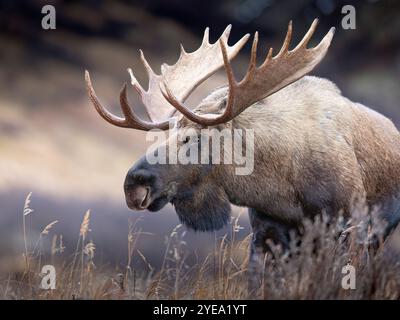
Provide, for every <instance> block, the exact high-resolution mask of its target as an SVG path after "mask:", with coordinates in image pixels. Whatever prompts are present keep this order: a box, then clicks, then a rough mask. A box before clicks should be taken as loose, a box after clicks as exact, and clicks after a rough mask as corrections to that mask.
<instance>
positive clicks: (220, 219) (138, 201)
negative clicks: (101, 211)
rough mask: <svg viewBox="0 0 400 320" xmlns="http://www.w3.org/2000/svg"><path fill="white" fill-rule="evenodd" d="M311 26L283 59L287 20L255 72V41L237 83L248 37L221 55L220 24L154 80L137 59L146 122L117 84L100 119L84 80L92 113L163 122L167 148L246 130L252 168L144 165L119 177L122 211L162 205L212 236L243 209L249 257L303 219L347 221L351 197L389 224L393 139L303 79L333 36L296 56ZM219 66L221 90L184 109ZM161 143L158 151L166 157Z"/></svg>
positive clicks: (361, 110) (398, 141) (318, 82)
mask: <svg viewBox="0 0 400 320" xmlns="http://www.w3.org/2000/svg"><path fill="white" fill-rule="evenodd" d="M316 25H317V20H314V22H313V23H312V25H311V27H310V29H309V30H308V32H307V33H306V35H305V36H304V38H303V39H302V40H301V42H300V43H299V44H298V45H297V46H296V47H295V48H294V49H292V50H289V45H290V40H291V35H292V23H291V22H290V23H289V26H288V31H287V34H286V38H285V40H284V43H283V45H282V47H281V49H280V51H279V53H278V54H276V55H275V56H273V54H272V48H271V49H270V50H269V52H268V54H267V56H266V58H265V60H264V61H263V63H262V64H261V65H259V66H257V63H256V55H257V54H256V52H257V44H258V34H257V32H256V33H255V35H254V41H253V44H252V49H251V58H250V63H249V67H248V70H247V73H246V74H245V76H244V78H243V79H242V80H241V81H240V82H238V81H236V79H235V76H234V74H233V71H232V66H231V60H232V59H233V58H234V57H235V56H236V55H237V53H238V52H239V50H240V49H241V48H242V47H243V46H244V44H245V43H246V41H247V39H248V37H249V34H247V35H245V36H244V37H243V38H241V39H240V40H239V41H238V42H237V43H236V44H234V45H233V46H229V45H228V37H229V33H230V28H231V26H228V27H227V28H226V30H225V31H224V32H223V34H222V35H221V37H220V38H219V40H218V41H217V42H215V43H213V44H210V42H209V40H208V34H209V29H208V28H207V29H206V30H205V32H204V38H203V41H202V44H201V46H200V47H199V48H198V49H197V50H196V51H194V52H192V53H187V52H185V50H184V49H183V47H181V54H180V57H179V59H178V61H177V62H176V63H175V64H174V65H166V64H163V65H162V67H161V74H156V73H155V72H154V71H153V70H152V68H151V67H150V65H149V64H148V62H147V61H146V59H145V57H144V55H143V52H142V51H141V60H142V62H143V64H144V66H145V68H146V70H147V73H148V77H149V87H148V90H144V89H143V88H142V87H141V85H140V84H139V83H138V81H137V80H136V79H135V77H134V75H133V73H132V71H131V70H129V72H130V74H131V80H132V86H133V88H134V89H135V90H136V91H137V93H138V94H139V96H140V97H141V100H142V102H143V104H144V106H145V107H147V113H148V116H149V118H150V121H149V120H142V119H140V118H139V117H138V116H137V115H136V114H135V113H134V111H133V110H132V108H131V107H130V106H129V104H128V100H127V88H126V84H125V85H124V86H123V88H122V90H121V92H120V104H121V108H122V112H123V114H124V116H125V117H124V118H120V117H117V116H115V115H113V114H111V113H110V112H109V111H107V110H106V109H105V108H104V107H103V106H102V105H101V104H100V102H99V100H98V98H97V96H96V93H95V91H94V89H93V87H92V83H91V80H90V77H89V73H88V72H87V71H86V74H85V77H86V84H87V90H88V94H89V97H90V99H91V101H92V103H93V105H94V107H95V108H96V110H97V112H98V113H99V114H100V116H101V117H103V118H104V119H105V120H106V121H108V122H109V123H111V124H113V125H116V126H119V127H124V128H133V129H137V130H145V131H149V130H152V129H158V130H168V129H169V128H170V126H169V122H170V121H169V120H170V118H174V119H175V125H174V127H173V128H172V129H170V134H171V135H172V136H174V137H175V139H176V138H178V139H177V141H179V142H178V146H177V147H178V148H182V147H183V146H184V145H185V144H188V143H194V144H196V143H198V144H200V142H199V141H200V139H199V136H200V135H201V129H204V128H214V129H216V130H217V131H218V130H222V129H229V130H234V129H238V128H240V129H244V130H246V129H252V130H254V132H255V140H254V170H253V172H252V173H251V174H248V175H237V174H235V171H234V168H235V164H222V165H213V164H185V165H184V164H181V163H175V164H150V163H149V162H148V161H147V158H146V157H145V156H143V157H142V158H141V159H140V160H138V161H137V162H136V163H135V164H134V166H133V167H132V168H130V170H129V171H128V173H127V175H126V179H125V184H124V191H125V196H126V202H127V205H128V207H129V208H131V209H133V210H144V209H147V210H150V211H157V210H160V209H161V208H162V207H164V206H165V205H166V204H167V203H171V204H172V205H173V206H174V207H175V210H176V212H177V214H178V216H179V219H180V220H181V221H182V223H184V224H185V225H186V226H187V227H189V228H191V229H194V230H200V231H211V230H216V229H220V228H221V227H223V226H224V225H225V224H226V223H227V221H228V220H229V216H230V211H231V206H230V204H234V205H237V206H244V207H248V208H249V216H250V222H251V226H252V229H253V241H252V246H251V257H252V258H254V259H256V257H257V255H258V257H260V256H259V254H260V253H261V254H263V253H265V252H266V251H267V250H268V245H267V242H266V240H271V241H273V242H275V243H278V244H281V245H282V246H283V247H287V246H288V241H289V233H290V231H291V230H295V229H298V228H299V227H300V226H301V225H302V222H303V221H304V219H305V218H313V217H315V216H316V215H318V214H321V212H326V214H327V215H330V216H333V217H334V216H336V215H337V214H338V212H342V213H343V215H344V216H345V217H350V216H351V207H352V201H353V200H354V198H355V197H362V198H363V199H365V201H366V203H367V204H368V205H369V206H379V207H380V208H381V209H382V210H381V211H382V216H383V218H384V219H385V221H386V222H387V227H386V234H388V233H389V232H390V231H391V230H393V229H394V227H395V226H396V225H397V223H398V221H399V220H400V210H399V209H398V207H399V204H400V201H399V200H398V192H399V189H400V135H399V132H398V130H397V129H396V127H395V126H394V124H393V123H392V122H391V121H390V120H389V119H388V118H386V117H384V116H383V115H381V114H379V113H377V112H375V111H373V110H371V109H369V108H367V107H366V106H364V105H362V104H359V103H355V102H352V101H350V100H349V99H347V98H345V97H343V96H342V94H341V92H340V90H339V89H338V88H337V86H336V85H335V84H334V83H332V82H330V81H329V80H326V79H321V78H317V77H314V76H306V75H307V74H308V73H309V72H310V71H311V70H313V69H314V67H315V66H316V65H317V64H318V63H319V62H320V61H321V60H322V58H323V57H324V56H325V54H326V53H327V51H328V48H329V46H330V44H331V40H332V38H333V35H334V31H335V30H334V28H331V29H330V30H329V32H328V33H327V34H326V35H325V36H324V38H323V39H322V40H321V41H320V42H319V44H318V45H316V46H315V47H312V48H307V44H308V42H309V40H310V38H311V36H312V35H313V33H314V31H315V29H316ZM222 67H224V68H225V71H226V75H227V79H228V85H227V86H222V87H218V88H216V89H215V90H213V91H212V92H211V93H210V94H209V95H208V96H207V97H206V98H205V99H203V100H202V101H201V102H200V104H199V105H198V106H197V107H195V108H189V107H188V106H187V105H185V100H186V99H187V98H188V96H189V95H190V94H191V93H192V91H193V90H194V89H195V88H196V87H197V86H198V85H199V84H200V83H202V82H203V81H204V80H206V79H207V78H208V77H210V76H211V75H212V74H214V73H215V72H216V71H217V70H218V69H220V68H222ZM189 129H190V130H189ZM189 132H190V133H189ZM170 139H172V138H170ZM169 141H170V140H167V141H165V142H164V143H163V144H161V145H160V147H159V150H162V149H164V150H165V149H166V148H168V147H169V143H170V142H169ZM199 148H200V146H199ZM254 259H251V261H253V260H254Z"/></svg>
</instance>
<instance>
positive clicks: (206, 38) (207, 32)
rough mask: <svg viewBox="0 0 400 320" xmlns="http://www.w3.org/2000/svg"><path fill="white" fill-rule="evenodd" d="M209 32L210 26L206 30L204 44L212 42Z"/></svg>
mask: <svg viewBox="0 0 400 320" xmlns="http://www.w3.org/2000/svg"><path fill="white" fill-rule="evenodd" d="M209 34H210V28H209V27H207V28H206V29H205V30H204V36H203V41H202V43H201V44H202V45H205V44H210V42H209Z"/></svg>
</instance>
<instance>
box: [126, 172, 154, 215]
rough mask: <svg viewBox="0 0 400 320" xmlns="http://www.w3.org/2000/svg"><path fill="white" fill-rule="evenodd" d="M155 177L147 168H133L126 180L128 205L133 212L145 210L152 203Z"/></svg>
mask: <svg viewBox="0 0 400 320" xmlns="http://www.w3.org/2000/svg"><path fill="white" fill-rule="evenodd" d="M154 181H155V176H154V175H153V174H152V173H151V171H150V170H146V169H145V168H137V167H136V168H131V169H130V170H129V172H128V174H127V175H126V178H125V184H124V189H125V198H126V204H127V205H128V207H129V208H130V209H133V210H144V209H146V208H147V207H148V206H149V205H150V203H151V191H152V187H151V186H152V185H153V184H154Z"/></svg>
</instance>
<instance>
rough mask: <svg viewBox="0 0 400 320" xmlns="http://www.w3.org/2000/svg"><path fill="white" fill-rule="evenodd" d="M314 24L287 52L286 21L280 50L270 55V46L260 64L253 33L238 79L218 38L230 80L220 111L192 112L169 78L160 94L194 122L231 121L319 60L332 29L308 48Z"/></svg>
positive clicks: (323, 53) (326, 48) (290, 81)
mask: <svg viewBox="0 0 400 320" xmlns="http://www.w3.org/2000/svg"><path fill="white" fill-rule="evenodd" d="M317 23H318V19H315V20H314V21H313V23H312V24H311V27H310V29H309V30H308V32H307V33H306V35H305V36H304V38H303V39H302V40H301V41H300V43H299V44H298V45H297V46H296V48H294V49H293V50H291V51H289V45H290V40H291V36H292V22H289V26H288V31H287V34H286V38H285V41H284V42H283V45H282V48H281V50H280V51H279V53H278V54H277V55H276V56H275V57H272V48H270V50H269V52H268V54H267V57H266V58H265V60H264V62H263V63H262V65H261V66H260V67H257V65H256V56H257V43H258V33H257V32H256V33H255V35H254V41H253V45H252V49H251V58H250V65H249V68H248V70H247V73H246V75H245V76H244V78H243V79H242V80H241V81H240V82H237V81H236V80H235V77H234V75H233V71H232V66H231V64H230V62H229V58H228V55H227V50H226V46H225V44H224V43H223V42H222V41H220V42H219V43H220V47H221V51H222V56H223V58H224V65H225V70H226V74H227V77H228V83H229V94H228V100H227V104H226V107H225V109H224V112H223V113H222V114H217V115H214V114H213V115H199V114H196V113H195V112H193V111H191V110H190V109H189V108H187V107H186V106H185V105H184V104H183V103H181V102H180V100H179V98H177V97H176V96H175V94H174V93H173V92H174V91H173V88H172V86H170V84H169V80H168V77H164V79H163V84H162V85H163V88H162V93H163V95H164V97H165V98H166V99H167V100H168V101H169V103H170V104H171V105H173V106H174V107H175V108H176V109H177V110H179V111H180V112H181V113H182V114H183V115H184V116H185V117H187V118H188V119H190V120H192V121H193V122H196V123H199V124H202V125H217V124H221V123H225V122H227V121H230V120H232V119H233V118H234V117H236V116H237V115H238V114H240V113H241V112H243V111H244V110H245V109H246V108H248V107H249V106H251V105H252V104H253V103H255V102H257V101H259V100H262V99H264V98H265V97H267V96H269V95H271V94H273V93H274V92H277V91H278V90H280V89H282V88H284V87H286V86H287V85H289V84H291V83H293V82H294V81H296V80H298V79H300V78H301V77H303V76H304V75H306V74H307V73H308V72H310V71H311V70H312V69H313V68H314V67H315V66H316V65H317V64H318V63H319V62H320V61H321V60H322V58H323V57H324V56H325V54H326V52H327V50H328V48H329V45H330V43H331V40H332V37H333V34H334V31H335V28H331V29H330V30H329V32H328V33H327V34H326V35H325V37H324V38H323V39H322V41H321V42H320V43H319V44H318V45H317V46H316V47H314V48H311V49H307V44H308V42H309V40H310V38H311V36H312V35H313V33H314V31H315V29H316V26H317Z"/></svg>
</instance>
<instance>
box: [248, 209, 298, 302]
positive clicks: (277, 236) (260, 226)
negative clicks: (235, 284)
mask: <svg viewBox="0 0 400 320" xmlns="http://www.w3.org/2000/svg"><path fill="white" fill-rule="evenodd" d="M249 217H250V223H251V227H252V229H253V237H252V242H251V246H250V257H249V268H248V272H249V277H248V281H249V282H248V287H249V292H250V293H251V294H254V295H255V296H258V295H259V293H260V289H262V288H261V284H262V275H263V270H264V259H265V254H266V253H267V252H270V247H269V245H268V242H267V240H271V241H272V242H273V243H274V244H279V245H281V246H282V249H283V250H287V249H288V248H289V231H290V230H291V227H290V226H288V225H285V224H283V223H282V222H279V221H277V220H275V219H272V218H270V217H268V216H266V215H265V214H262V213H259V212H257V211H256V210H254V209H249Z"/></svg>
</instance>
